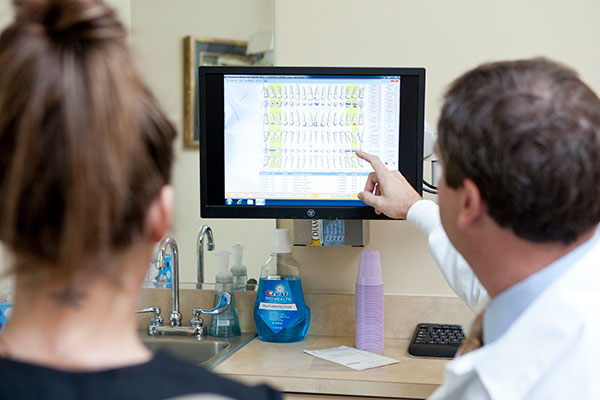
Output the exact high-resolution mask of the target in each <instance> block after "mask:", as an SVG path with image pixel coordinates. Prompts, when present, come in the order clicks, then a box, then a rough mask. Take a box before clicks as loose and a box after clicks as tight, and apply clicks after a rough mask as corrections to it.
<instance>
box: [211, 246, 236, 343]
mask: <svg viewBox="0 0 600 400" xmlns="http://www.w3.org/2000/svg"><path fill="white" fill-rule="evenodd" d="M215 256H217V257H220V258H221V270H220V271H219V273H217V276H216V278H215V282H216V285H215V287H216V289H217V291H216V293H215V301H214V306H215V307H216V306H218V305H219V303H220V302H221V297H222V295H223V293H224V292H227V293H229V294H231V302H230V303H229V306H228V307H227V309H226V310H225V311H223V312H222V313H221V314H215V315H213V316H212V318H211V319H210V327H209V328H208V334H209V335H210V336H217V337H232V336H240V335H241V330H240V322H239V319H238V312H237V306H236V303H235V296H234V295H233V275H232V274H231V272H229V252H227V251H219V252H217V253H215Z"/></svg>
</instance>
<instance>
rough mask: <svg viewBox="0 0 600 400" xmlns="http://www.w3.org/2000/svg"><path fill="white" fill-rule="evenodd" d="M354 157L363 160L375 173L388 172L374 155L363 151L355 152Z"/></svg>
mask: <svg viewBox="0 0 600 400" xmlns="http://www.w3.org/2000/svg"><path fill="white" fill-rule="evenodd" d="M356 156H357V157H358V158H362V159H363V160H365V161H366V162H368V163H369V164H371V166H372V167H373V169H374V170H375V172H376V173H381V172H384V171H388V169H387V167H386V166H385V165H384V164H383V162H382V161H381V159H380V158H379V157H378V156H376V155H375V154H370V153H367V152H364V151H360V150H357V151H356Z"/></svg>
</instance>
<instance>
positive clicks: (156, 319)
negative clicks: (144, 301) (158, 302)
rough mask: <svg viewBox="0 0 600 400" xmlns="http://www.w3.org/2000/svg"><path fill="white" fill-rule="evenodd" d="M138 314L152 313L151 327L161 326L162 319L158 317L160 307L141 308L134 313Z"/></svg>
mask: <svg viewBox="0 0 600 400" xmlns="http://www.w3.org/2000/svg"><path fill="white" fill-rule="evenodd" d="M135 312H136V313H138V314H141V313H150V312H151V313H153V314H154V315H153V316H152V319H151V320H150V325H151V326H160V325H162V324H163V317H161V316H160V307H148V308H142V309H141V310H136V311H135Z"/></svg>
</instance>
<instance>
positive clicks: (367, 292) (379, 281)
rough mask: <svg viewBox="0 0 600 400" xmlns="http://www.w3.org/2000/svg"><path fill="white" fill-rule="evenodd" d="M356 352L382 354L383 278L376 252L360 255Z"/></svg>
mask: <svg viewBox="0 0 600 400" xmlns="http://www.w3.org/2000/svg"><path fill="white" fill-rule="evenodd" d="M355 311H356V348H357V349H359V350H366V351H373V352H379V351H382V350H383V278H382V276H381V261H380V260H379V252H378V251H377V250H363V251H361V252H360V261H359V263H358V277H357V278H356V306H355Z"/></svg>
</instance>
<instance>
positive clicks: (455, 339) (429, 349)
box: [408, 324, 464, 358]
mask: <svg viewBox="0 0 600 400" xmlns="http://www.w3.org/2000/svg"><path fill="white" fill-rule="evenodd" d="M463 338H464V333H463V331H462V328H461V326H460V325H447V324H418V325H417V327H416V329H415V333H414V335H413V338H412V340H411V342H410V345H409V346H408V353H409V354H411V355H413V356H418V357H441V358H453V357H454V355H455V354H456V352H457V351H458V348H459V347H460V344H461V343H462V340H463Z"/></svg>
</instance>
